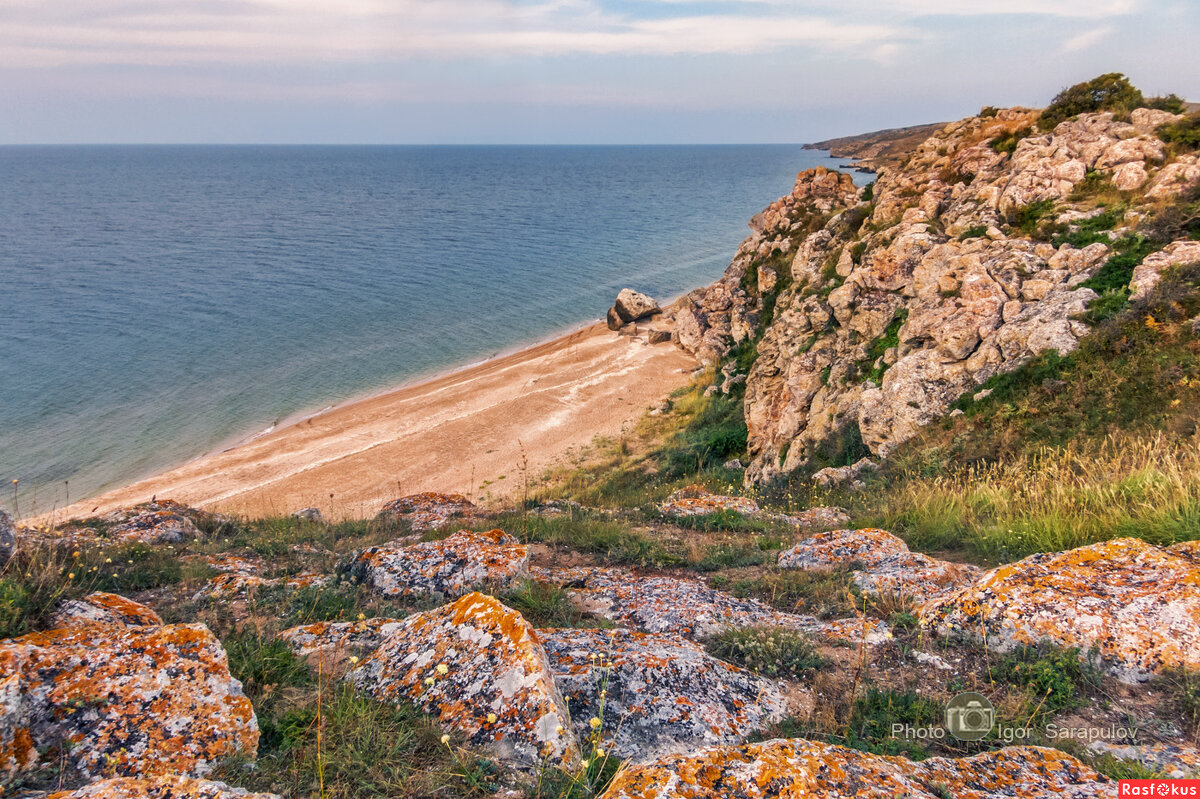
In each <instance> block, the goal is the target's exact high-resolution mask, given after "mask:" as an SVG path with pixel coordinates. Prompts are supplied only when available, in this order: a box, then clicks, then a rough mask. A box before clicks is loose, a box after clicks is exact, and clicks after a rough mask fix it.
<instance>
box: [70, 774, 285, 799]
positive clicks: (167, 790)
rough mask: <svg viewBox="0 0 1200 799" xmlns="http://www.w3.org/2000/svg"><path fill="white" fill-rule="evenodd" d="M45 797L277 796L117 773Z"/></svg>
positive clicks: (207, 783)
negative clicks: (113, 777)
mask: <svg viewBox="0 0 1200 799" xmlns="http://www.w3.org/2000/svg"><path fill="white" fill-rule="evenodd" d="M47 799H279V797H278V796H277V795H276V794H273V793H251V792H250V791H247V790H246V789H244V788H231V787H230V786H228V785H226V784H225V783H223V782H210V781H208V780H196V779H192V778H191V777H147V778H141V777H118V778H117V779H112V780H101V781H100V782H93V783H92V784H91V785H88V786H85V787H83V788H80V789H79V790H76V791H61V792H59V793H52V794H50V796H48V797H47Z"/></svg>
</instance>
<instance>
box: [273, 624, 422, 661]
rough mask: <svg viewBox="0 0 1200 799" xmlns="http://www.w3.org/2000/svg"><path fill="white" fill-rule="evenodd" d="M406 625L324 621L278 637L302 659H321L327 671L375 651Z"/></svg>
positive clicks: (283, 633)
mask: <svg viewBox="0 0 1200 799" xmlns="http://www.w3.org/2000/svg"><path fill="white" fill-rule="evenodd" d="M403 626H404V621H403V620H402V619H385V618H375V619H360V620H358V621H321V622H316V623H315V624H305V625H303V626H301V627H292V628H291V629H290V630H284V631H283V632H282V633H280V634H279V638H280V639H281V640H282V641H284V642H285V643H286V644H287V645H288V647H289V648H291V650H292V651H293V652H295V653H296V654H297V655H299V656H300V657H303V658H308V659H312V660H320V661H321V662H322V663H324V664H325V667H326V670H328V669H330V668H331V667H332V668H338V667H341V666H344V665H345V664H347V663H350V662H351V661H350V658H360V659H361V658H362V657H363V656H365V655H368V654H370V653H371V652H374V651H375V650H376V649H378V648H379V647H380V646H381V645H382V644H383V642H384V641H385V640H386V639H387V637H388V636H390V635H391V634H392V633H395V632H399V631H400V630H401V629H402V628H403Z"/></svg>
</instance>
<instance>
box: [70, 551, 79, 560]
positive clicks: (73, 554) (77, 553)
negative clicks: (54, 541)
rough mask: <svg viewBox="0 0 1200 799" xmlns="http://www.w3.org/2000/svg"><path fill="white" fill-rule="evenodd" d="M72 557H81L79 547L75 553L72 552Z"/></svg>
mask: <svg viewBox="0 0 1200 799" xmlns="http://www.w3.org/2000/svg"><path fill="white" fill-rule="evenodd" d="M71 557H73V558H77V557H79V550H78V549H77V550H75V552H74V553H72V555H71Z"/></svg>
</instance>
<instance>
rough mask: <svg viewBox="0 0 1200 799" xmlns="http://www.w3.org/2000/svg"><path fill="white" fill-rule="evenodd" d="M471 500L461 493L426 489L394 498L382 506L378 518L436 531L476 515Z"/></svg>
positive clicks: (422, 529) (423, 530)
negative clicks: (441, 492) (426, 490)
mask: <svg viewBox="0 0 1200 799" xmlns="http://www.w3.org/2000/svg"><path fill="white" fill-rule="evenodd" d="M476 510H477V509H476V507H475V505H474V503H472V502H471V501H470V500H468V499H467V498H466V497H464V496H463V495H462V494H438V493H436V492H432V491H430V492H426V493H424V494H412V495H411V496H407V497H401V498H400V499H394V500H392V501H391V502H389V503H387V504H386V505H384V506H383V510H381V511H380V512H379V515H380V517H381V518H387V519H393V520H407V521H408V523H409V526H410V527H411V529H412V530H413V531H414V532H425V531H427V530H438V529H440V528H442V527H445V526H446V525H448V524H450V523H451V521H452V520H454V519H461V518H464V517H470V516H473V515H474V514H475V511H476Z"/></svg>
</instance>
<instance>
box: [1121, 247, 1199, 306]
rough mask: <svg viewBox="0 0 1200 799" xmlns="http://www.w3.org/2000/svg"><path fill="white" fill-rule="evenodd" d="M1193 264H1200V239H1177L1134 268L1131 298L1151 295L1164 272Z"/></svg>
mask: <svg viewBox="0 0 1200 799" xmlns="http://www.w3.org/2000/svg"><path fill="white" fill-rule="evenodd" d="M1191 264H1200V241H1186V240H1185V241H1176V242H1173V243H1171V244H1168V245H1167V246H1166V247H1164V248H1163V249H1161V250H1159V251H1158V252H1156V253H1152V254H1150V255H1147V256H1146V258H1145V259H1144V260H1143V261H1142V262H1141V264H1139V265H1138V266H1137V267H1135V268H1134V270H1133V280H1131V281H1130V283H1129V290H1130V291H1131V292H1132V294H1131V295H1130V299H1131V300H1141V299H1144V298H1145V297H1147V296H1149V294H1150V292H1152V291H1154V289H1155V287H1156V286H1158V281H1159V280H1161V279H1162V274H1163V272H1165V271H1166V270H1168V269H1170V268H1171V267H1175V266H1185V265H1191Z"/></svg>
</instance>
